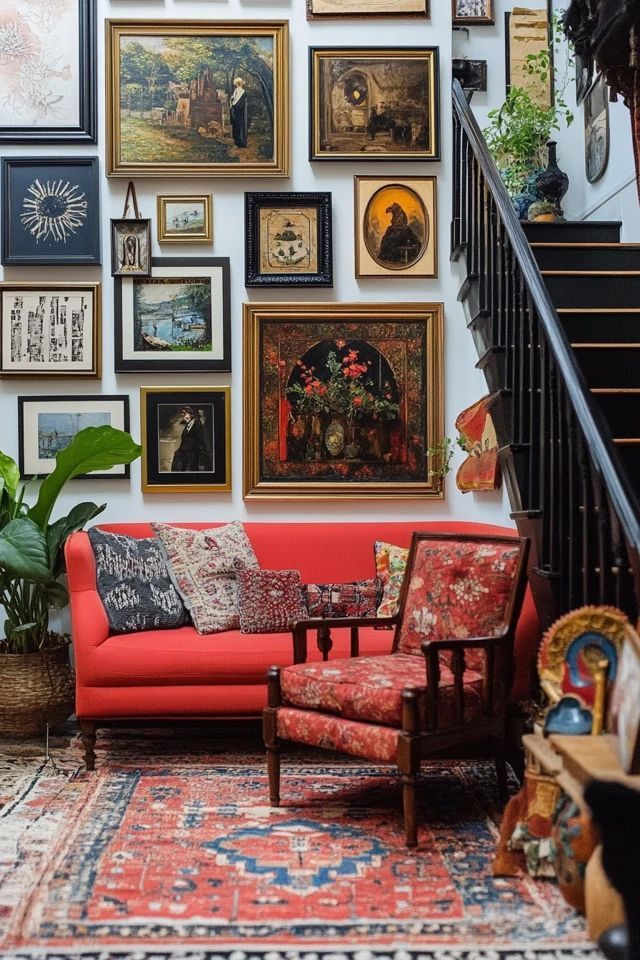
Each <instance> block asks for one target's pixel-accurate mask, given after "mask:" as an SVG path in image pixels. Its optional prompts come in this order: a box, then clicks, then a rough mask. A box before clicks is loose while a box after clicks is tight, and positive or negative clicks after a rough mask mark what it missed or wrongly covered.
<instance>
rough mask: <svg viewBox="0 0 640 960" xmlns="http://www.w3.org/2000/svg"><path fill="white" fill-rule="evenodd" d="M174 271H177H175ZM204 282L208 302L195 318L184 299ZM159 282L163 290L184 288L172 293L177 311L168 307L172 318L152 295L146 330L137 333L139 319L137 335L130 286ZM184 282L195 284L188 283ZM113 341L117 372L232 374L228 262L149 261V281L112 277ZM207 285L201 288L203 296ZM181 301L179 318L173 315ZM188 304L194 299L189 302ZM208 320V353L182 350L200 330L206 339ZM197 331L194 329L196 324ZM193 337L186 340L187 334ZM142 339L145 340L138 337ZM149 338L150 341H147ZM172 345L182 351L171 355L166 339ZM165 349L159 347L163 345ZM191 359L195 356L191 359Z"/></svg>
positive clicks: (207, 259)
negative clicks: (209, 342)
mask: <svg viewBox="0 0 640 960" xmlns="http://www.w3.org/2000/svg"><path fill="white" fill-rule="evenodd" d="M174 268H176V269H174ZM206 279H208V280H209V287H208V289H209V301H208V310H209V312H208V313H207V302H206V300H205V301H204V302H203V301H202V300H200V306H199V307H197V308H196V309H198V310H201V311H202V312H201V313H200V314H198V317H196V318H195V319H194V316H193V311H192V312H191V313H189V310H188V304H189V301H188V299H187V298H189V297H192V294H191V292H190V291H189V290H187V289H186V287H188V286H191V285H195V284H198V285H199V284H200V281H202V280H206ZM162 280H165V281H167V285H168V284H169V283H171V282H174V285H178V284H180V285H184V286H185V290H184V292H183V293H181V292H180V291H172V294H173V299H172V302H173V303H174V304H178V307H177V308H176V310H174V308H173V307H171V316H170V317H169V316H168V313H167V310H168V308H166V307H162V306H161V305H160V304H161V301H160V300H159V299H158V297H157V295H154V298H153V299H154V303H153V304H152V306H151V309H150V311H149V313H148V315H147V318H146V320H145V321H144V322H145V323H146V325H147V326H148V327H149V330H150V331H151V332H149V330H147V331H144V330H142V326H143V322H142V317H140V330H139V331H138V332H137V333H136V323H135V306H134V303H135V301H134V296H135V297H137V303H138V306H139V305H140V291H139V288H138V291H137V293H136V290H135V285H136V284H138V285H140V284H144V283H145V281H149V285H150V286H154V287H156V288H157V287H158V286H159V285H160V282H161V281H162ZM189 280H191V281H195V284H189V282H188V281H189ZM113 283H114V327H115V329H114V339H115V362H114V369H115V371H116V373H150V372H156V373H163V372H180V373H197V372H203V371H209V372H214V371H215V372H219V373H230V372H231V308H230V302H231V282H230V268H229V258H228V257H152V258H151V276H150V277H142V276H140V275H137V276H126V277H123V276H116V277H114V281H113ZM206 286H207V285H206V283H205V284H202V287H203V290H204V292H205V294H206ZM181 300H182V309H183V311H184V312H183V313H182V314H181V315H180V314H178V315H176V312H177V310H179V309H181V308H180V302H181ZM191 302H193V300H192V301H191ZM207 317H209V332H210V334H211V344H210V349H209V350H206V349H205V348H204V346H203V347H202V348H201V347H196V349H194V350H189V351H187V350H185V349H184V344H185V342H188V341H189V340H192V339H193V341H194V342H197V330H198V329H202V330H203V334H202V336H206V332H207ZM200 323H201V324H202V326H199V324H200ZM194 331H195V332H196V336H194V337H191V333H192V332H194ZM143 335H144V337H143ZM149 337H151V338H153V339H151V340H149V339H147V338H149ZM167 337H171V339H172V340H173V339H175V344H174V346H175V345H178V344H181V349H179V350H172V349H171V340H167ZM154 341H164V343H165V344H167V346H166V348H163V346H162V343H157V342H155V343H154ZM194 354H195V355H194Z"/></svg>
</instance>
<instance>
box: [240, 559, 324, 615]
mask: <svg viewBox="0 0 640 960" xmlns="http://www.w3.org/2000/svg"><path fill="white" fill-rule="evenodd" d="M235 569H236V576H237V578H238V609H239V611H240V629H241V630H242V632H243V633H282V632H284V631H285V630H290V629H291V627H292V626H293V624H294V623H296V621H297V620H304V619H306V616H307V610H306V607H305V605H304V601H303V599H302V591H301V587H300V571H299V570H256V569H255V568H254V567H249V566H247V565H246V564H245V563H243V562H242V561H241V560H236V562H235Z"/></svg>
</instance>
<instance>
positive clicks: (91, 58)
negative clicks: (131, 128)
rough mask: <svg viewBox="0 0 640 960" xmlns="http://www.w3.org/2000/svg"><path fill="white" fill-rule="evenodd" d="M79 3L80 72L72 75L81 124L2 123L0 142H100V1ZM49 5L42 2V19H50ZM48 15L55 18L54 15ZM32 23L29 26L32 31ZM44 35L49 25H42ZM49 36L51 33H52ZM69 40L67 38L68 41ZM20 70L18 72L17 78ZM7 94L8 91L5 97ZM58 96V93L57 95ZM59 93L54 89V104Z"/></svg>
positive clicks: (93, 0) (52, 94)
mask: <svg viewBox="0 0 640 960" xmlns="http://www.w3.org/2000/svg"><path fill="white" fill-rule="evenodd" d="M77 4H78V69H77V71H76V70H74V68H73V67H72V72H73V73H75V74H76V76H77V78H78V123H77V124H71V125H69V126H60V127H58V126H53V125H52V126H45V125H43V126H29V125H28V124H20V125H17V124H16V125H10V126H9V125H7V126H3V125H2V124H1V123H0V143H33V144H36V143H97V142H98V135H97V129H98V127H97V115H98V110H97V103H98V99H97V89H98V87H97V63H98V57H97V21H98V18H97V0H77ZM47 7H48V4H47V2H46V0H43V3H42V12H41V14H40V16H41V17H42V18H44V17H46V16H47V13H48V11H47ZM49 16H55V14H54V13H53V12H51V13H49ZM32 30H33V24H31V25H30V31H32ZM42 32H43V35H45V36H46V35H47V32H48V31H47V24H46V22H45V23H43V27H42ZM49 35H50V34H49ZM66 39H68V38H66ZM17 76H18V71H17V70H16V77H17ZM6 92H7V91H5V94H6ZM58 95H59V94H58ZM55 97H56V91H54V90H52V93H51V100H52V105H54V104H55Z"/></svg>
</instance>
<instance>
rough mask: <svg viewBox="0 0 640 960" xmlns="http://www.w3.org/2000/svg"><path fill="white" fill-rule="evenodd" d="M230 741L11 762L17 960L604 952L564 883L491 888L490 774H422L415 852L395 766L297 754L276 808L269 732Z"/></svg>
mask: <svg viewBox="0 0 640 960" xmlns="http://www.w3.org/2000/svg"><path fill="white" fill-rule="evenodd" d="M221 729H222V736H221V735H220V733H219V734H218V735H217V740H218V741H219V742H216V739H215V738H214V739H212V738H211V737H208V738H207V737H206V736H204V735H203V734H202V733H201V734H200V739H199V740H196V738H195V737H191V736H190V737H186V735H185V734H184V733H183V734H179V735H177V736H175V737H173V736H172V735H170V734H169V733H167V731H158V730H156V731H147V730H144V731H140V730H131V731H123V730H120V731H116V732H114V731H111V732H109V733H108V734H105V735H103V736H102V737H100V739H99V741H98V743H99V748H100V749H99V751H98V759H97V769H96V771H95V772H94V773H86V772H84V770H83V766H82V763H81V752H80V747H79V745H78V744H77V743H75V742H72V744H71V746H69V747H63V748H61V749H59V750H55V749H54V751H53V752H52V755H51V759H49V760H48V761H47V762H44V760H43V759H42V757H37V756H34V757H26V758H25V757H19V758H16V757H12V756H7V755H5V754H2V752H1V751H0V805H1V808H0V957H1V958H3V960H9V958H11V960H36V958H38V960H44V958H54V957H57V958H61V957H69V958H74V960H387V958H388V960H421V958H424V960H585V958H588V960H592V958H593V960H595V958H596V957H599V956H600V955H599V953H598V952H597V951H596V950H595V948H594V947H593V946H592V944H591V943H590V941H589V940H588V938H587V935H586V933H585V927H584V922H583V920H582V919H581V918H580V917H579V916H577V915H576V913H575V912H574V911H573V910H572V909H571V908H570V907H569V906H568V905H567V904H566V903H565V902H564V900H563V899H562V897H561V896H560V894H559V892H558V890H557V888H556V887H555V886H554V885H553V884H552V883H551V882H550V881H545V880H537V881H534V880H531V879H529V878H494V877H493V876H492V872H491V862H492V857H493V853H494V849H495V844H496V841H497V838H498V823H499V809H498V806H497V802H496V794H495V782H494V777H493V768H492V766H491V765H490V764H487V763H477V762H473V763H472V762H470V761H466V762H453V763H451V762H447V763H444V762H432V763H425V764H424V766H423V774H422V785H421V791H420V796H421V804H420V821H419V822H420V825H421V827H420V835H419V841H420V842H419V846H418V848H417V849H415V850H411V851H409V850H407V848H406V847H405V846H404V841H403V830H402V821H401V814H400V811H401V809H402V803H401V784H400V781H399V778H398V776H397V774H396V773H395V772H394V771H393V770H391V769H389V768H387V767H380V766H377V765H372V764H370V763H366V762H359V761H353V760H351V759H349V758H345V757H339V756H337V755H335V754H331V753H321V752H319V751H315V752H311V751H308V750H307V751H305V752H302V751H301V750H299V748H298V749H297V750H295V749H294V750H292V751H291V752H290V753H289V752H286V751H285V752H284V755H283V776H282V802H283V805H282V806H281V807H280V808H278V809H273V808H271V807H270V806H269V802H268V789H267V777H266V769H265V762H264V757H263V755H262V750H261V748H260V743H259V738H258V737H257V735H255V731H254V735H253V736H249V737H246V738H244V739H243V735H237V734H236V735H233V736H232V735H230V734H229V733H228V731H227V732H226V733H225V731H224V728H221ZM181 736H182V737H183V739H181ZM221 741H224V742H221Z"/></svg>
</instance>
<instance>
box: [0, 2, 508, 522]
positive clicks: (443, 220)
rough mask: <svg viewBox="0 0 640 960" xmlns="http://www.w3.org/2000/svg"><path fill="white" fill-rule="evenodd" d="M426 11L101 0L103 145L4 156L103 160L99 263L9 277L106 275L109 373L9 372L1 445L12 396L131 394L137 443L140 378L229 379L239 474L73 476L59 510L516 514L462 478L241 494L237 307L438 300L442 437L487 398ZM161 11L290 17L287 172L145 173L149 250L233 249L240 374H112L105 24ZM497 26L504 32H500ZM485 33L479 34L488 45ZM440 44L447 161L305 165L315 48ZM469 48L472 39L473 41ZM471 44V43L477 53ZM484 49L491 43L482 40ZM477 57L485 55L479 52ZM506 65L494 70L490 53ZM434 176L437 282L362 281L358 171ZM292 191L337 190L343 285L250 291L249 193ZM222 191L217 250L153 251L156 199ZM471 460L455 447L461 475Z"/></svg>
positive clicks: (168, 516)
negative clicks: (399, 15) (327, 494)
mask: <svg viewBox="0 0 640 960" xmlns="http://www.w3.org/2000/svg"><path fill="white" fill-rule="evenodd" d="M431 7H432V10H431V18H430V20H428V21H425V20H361V21H350V20H347V21H323V22H318V21H313V22H312V21H307V19H306V16H305V9H304V0H272V2H262V0H139V2H134V0H111V2H109V0H99V2H98V77H99V84H98V91H99V119H98V131H99V142H98V146H97V147H95V146H92V145H88V146H82V147H78V146H67V147H59V146H54V147H48V146H33V147H28V146H22V145H13V144H12V145H5V146H4V147H3V149H2V154H3V156H12V157H24V156H38V157H44V156H63V155H72V156H80V155H83V156H98V157H99V158H100V168H101V207H102V227H101V230H102V257H103V266H102V268H98V267H68V266H65V267H56V268H54V267H43V268H34V267H20V268H18V267H5V268H4V279H5V280H11V281H29V280H32V281H35V280H38V281H41V280H55V281H75V280H84V281H99V282H101V283H102V285H103V332H102V336H103V361H102V379H101V380H99V381H98V380H79V379H78V378H75V379H74V378H71V379H68V380H61V379H58V380H55V381H54V380H52V379H50V378H49V379H46V378H42V379H40V378H38V379H35V378H28V379H27V378H25V379H22V380H13V379H12V380H8V379H4V380H0V421H1V422H2V424H3V429H2V442H1V448H2V449H3V450H4V451H6V452H7V453H9V454H11V455H12V456H17V453H18V436H17V424H16V409H17V408H16V396H17V395H18V394H19V395H27V396H42V395H49V396H53V395H56V394H58V395H60V394H73V395H87V394H100V393H103V394H127V395H128V396H129V398H130V407H131V432H132V434H133V435H134V437H136V438H137V439H138V438H139V437H140V417H139V388H140V386H143V385H144V386H163V385H165V386H173V385H184V386H198V385H201V384H206V385H230V386H231V394H232V431H231V434H232V468H233V488H232V491H231V493H224V494H223V493H219V494H184V493H181V494H143V493H142V491H141V475H140V463H139V462H137V463H134V464H133V465H132V468H131V478H130V480H99V481H96V480H91V479H89V480H85V481H74V482H73V483H72V484H71V485H70V487H69V488H68V492H66V493H65V494H64V496H63V498H62V502H61V505H60V509H64V508H65V506H66V507H68V506H70V505H71V504H72V503H74V502H76V501H77V500H78V499H95V500H96V501H98V502H106V503H107V510H106V511H105V514H104V518H105V519H110V520H114V521H115V520H124V519H158V520H185V521H187V520H207V519H211V520H225V519H232V518H233V519H247V520H248V519H251V520H260V519H265V520H267V519H269V520H273V519H283V520H291V521H293V520H301V519H309V520H314V521H320V522H322V521H331V520H333V519H336V520H347V519H351V518H353V517H356V518H358V519H362V520H367V519H375V518H377V517H384V518H386V519H405V518H411V519H413V518H415V519H416V520H420V519H442V518H447V517H452V518H465V519H471V520H478V521H485V522H496V523H502V522H508V504H507V501H506V495H505V493H504V490H500V491H497V492H495V493H491V494H473V493H470V494H466V495H463V494H461V493H460V492H459V491H458V490H457V489H456V486H455V482H454V479H453V475H451V474H450V475H449V477H448V478H447V481H446V498H445V500H444V501H430V500H424V499H423V500H412V501H403V500H398V501H389V500H385V501H375V500H367V499H357V498H354V499H351V500H349V501H331V500H328V501H314V502H306V503H305V502H297V503H295V502H286V501H284V502H276V501H272V502H269V501H264V502H253V503H252V502H245V501H244V500H243V496H242V459H243V437H244V436H245V433H246V429H247V423H246V422H245V420H244V418H243V406H242V347H243V344H242V304H243V303H244V302H247V301H250V302H259V301H269V302H274V301H287V302H300V301H305V302H308V301H321V302H328V301H364V302H380V301H388V302H399V301H407V302H411V301H437V302H443V303H444V314H445V363H444V368H445V375H444V398H445V406H444V410H445V417H444V421H445V433H446V434H448V435H449V436H453V435H454V427H453V424H454V420H455V417H456V415H457V414H458V413H459V411H460V410H462V409H463V408H464V407H466V406H468V405H469V404H471V403H473V402H474V401H475V400H477V399H478V398H479V397H480V396H482V395H483V393H485V392H486V386H485V383H484V378H483V377H482V375H481V374H480V372H479V371H477V370H475V368H474V365H475V363H476V360H477V356H476V354H475V350H474V347H473V344H472V340H471V337H470V335H469V333H468V331H467V329H466V326H465V320H464V315H463V311H462V308H461V306H460V304H459V303H458V302H457V300H456V295H457V291H458V287H459V279H458V277H457V275H456V274H455V272H454V270H453V268H452V267H451V265H450V264H449V260H448V244H449V220H450V204H451V174H452V171H451V159H450V151H451V130H450V119H449V114H450V110H449V97H448V91H449V87H450V60H451V55H452V35H451V21H450V5H449V3H448V2H439V0H432V3H431ZM109 17H111V18H124V17H134V18H141V17H145V18H163V19H168V20H175V19H188V18H210V19H215V20H218V19H219V20H226V19H234V18H237V19H246V20H257V19H267V18H287V19H288V20H289V22H290V36H291V129H292V140H291V177H290V178H289V179H283V178H273V179H272V178H262V179H257V178H240V179H237V178H224V177H217V178H212V177H208V178H197V179H194V178H141V177H138V178H136V188H137V194H138V201H139V204H140V207H141V213H142V216H148V217H151V218H152V220H153V223H152V237H153V255H154V256H177V255H179V256H183V257H185V258H186V257H189V256H190V255H191V256H194V257H201V256H221V257H222V256H224V257H229V258H230V263H231V320H232V322H231V328H232V354H233V369H232V372H231V373H230V374H222V373H219V374H205V375H203V374H194V373H189V374H187V373H180V374H166V373H163V374H118V375H116V374H115V373H114V349H113V329H114V328H113V310H114V298H113V280H112V278H111V275H110V264H109V243H110V230H109V221H110V219H111V218H117V217H120V216H121V214H122V207H123V201H124V196H125V191H126V185H127V180H126V179H121V178H109V179H108V178H107V177H106V175H105V173H106V165H105V106H104V32H103V22H104V19H105V18H109ZM496 30H497V28H496ZM483 31H490V32H491V35H490V36H489V37H487V34H486V33H485V34H484V36H485V37H487V40H489V41H491V39H492V38H493V41H494V43H496V44H497V38H496V34H495V32H494V28H491V27H478V28H473V29H472V36H473V37H476V36H477V38H478V51H480V49H481V46H480V38H481V37H483ZM484 43H485V40H484V39H483V40H482V44H484ZM380 44H385V45H392V46H412V45H435V46H438V47H439V49H440V88H441V111H440V112H441V155H442V160H441V161H440V162H437V163H424V162H402V163H399V162H391V161H375V162H317V163H311V164H310V163H309V161H308V146H307V129H308V128H307V121H308V72H307V69H308V68H307V50H308V47H309V46H310V45H314V46H322V45H332V46H333V45H335V46H341V45H358V46H376V45H380ZM472 47H473V44H471V46H470V48H469V49H471V48H472ZM474 49H475V48H474ZM482 49H484V47H482ZM478 55H484V53H482V54H481V53H480V52H478ZM488 59H489V66H490V84H491V89H492V90H494V91H495V90H498V91H499V90H500V89H501V83H502V80H500V81H499V83H498V85H497V87H496V83H495V79H494V73H495V71H496V70H497V71H499V72H501V71H502V69H503V68H502V63H501V59H500V58H498V57H497V56H496V57H495V58H494V57H493V56H492V55H490V56H489V57H488ZM495 59H497V60H499V62H498V64H497V65H496V64H495V62H494V60H495ZM412 173H415V174H423V175H424V174H428V175H436V176H437V178H438V186H437V191H438V192H437V201H438V213H439V218H438V253H439V276H438V278H437V279H434V280H425V279H417V278H416V279H405V280H399V279H386V278H384V279H375V280H373V279H372V280H356V278H355V276H354V237H353V177H354V175H356V174H362V175H364V174H376V175H392V174H396V175H401V174H402V175H409V174H412ZM245 190H250V191H260V190H296V191H305V190H312V191H316V190H317V191H324V190H327V191H331V193H332V195H333V242H334V286H333V288H331V289H319V290H316V291H313V290H306V291H305V290H301V291H298V290H297V289H286V290H277V289H273V288H270V289H265V290H251V291H248V290H246V289H245V287H244V196H243V195H244V191H245ZM195 193H211V194H213V238H214V239H213V245H209V246H204V245H201V244H198V245H184V246H181V247H179V248H178V247H176V246H174V245H170V246H165V245H163V246H162V247H161V246H159V245H158V243H157V239H156V229H155V215H156V214H155V211H156V196H157V194H195ZM462 459H463V455H462V453H461V452H460V451H457V452H456V455H455V458H454V470H455V468H457V466H458V465H459V464H460V463H461V461H462Z"/></svg>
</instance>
